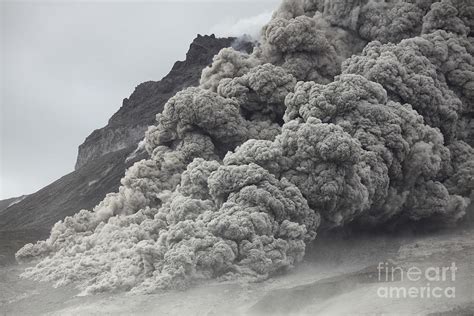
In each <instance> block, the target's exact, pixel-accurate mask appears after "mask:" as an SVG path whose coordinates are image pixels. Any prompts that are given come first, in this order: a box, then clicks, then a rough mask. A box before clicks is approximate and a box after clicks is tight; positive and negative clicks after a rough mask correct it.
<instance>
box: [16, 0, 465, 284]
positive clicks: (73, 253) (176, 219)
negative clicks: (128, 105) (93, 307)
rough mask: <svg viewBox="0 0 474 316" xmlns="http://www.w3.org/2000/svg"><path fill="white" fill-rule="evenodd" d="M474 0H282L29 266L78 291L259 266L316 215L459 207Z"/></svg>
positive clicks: (27, 255) (60, 226)
mask: <svg viewBox="0 0 474 316" xmlns="http://www.w3.org/2000/svg"><path fill="white" fill-rule="evenodd" d="M472 12H474V4H473V3H472V2H471V1H468V0H465V1H463V0H452V1H449V0H442V1H389V2H384V1H364V0H357V1H355V0H354V1H320V0H319V1H318V0H316V1H309V0H305V1H284V2H283V3H282V5H281V6H280V7H279V8H278V9H277V10H276V11H275V12H274V14H273V18H272V19H271V21H270V22H269V23H268V24H267V25H266V26H264V27H263V29H262V33H261V39H260V43H258V45H257V46H256V47H255V49H254V51H253V53H252V54H250V55H248V54H246V53H242V52H238V51H235V50H233V49H232V48H225V49H223V50H222V51H221V52H219V54H218V55H216V56H215V57H214V60H213V63H212V65H210V66H209V67H208V68H206V69H205V70H204V71H203V73H202V78H201V83H200V86H199V87H194V88H188V89H185V90H183V91H181V92H179V93H177V94H176V95H175V96H174V97H173V98H171V99H170V100H169V101H168V102H167V104H166V106H165V108H164V110H163V112H162V113H161V114H158V115H157V124H156V125H155V126H151V127H150V128H149V129H148V131H147V132H146V135H145V140H144V144H145V148H146V149H147V151H148V153H149V158H148V159H146V160H142V161H139V162H137V163H136V164H135V165H134V166H132V167H131V168H130V169H129V170H127V172H126V174H125V177H124V178H123V179H122V181H121V183H122V186H121V187H120V189H119V191H118V192H116V193H110V194H108V195H107V196H106V197H105V199H104V200H103V201H102V202H101V203H100V204H99V205H97V206H96V207H95V208H94V209H93V210H92V211H87V210H82V211H80V212H79V213H77V214H76V215H74V216H72V217H67V218H65V219H64V220H63V221H60V222H58V223H56V224H55V226H54V227H53V229H52V231H51V236H50V237H49V238H48V239H47V240H45V241H39V242H37V243H36V244H28V245H26V246H24V247H23V248H22V249H20V250H19V251H18V253H17V259H18V260H27V259H40V261H39V263H38V264H37V265H36V266H34V267H32V268H29V269H27V270H26V272H25V273H24V274H23V276H24V277H28V278H32V279H36V280H47V281H54V282H56V285H58V286H59V285H64V284H68V283H71V282H73V283H75V284H77V285H78V287H79V288H81V289H82V290H83V291H84V293H96V292H102V291H117V290H125V291H133V292H136V293H149V292H152V291H156V290H158V289H170V288H183V287H186V286H188V285H189V284H191V283H192V282H196V281H197V280H206V279H211V278H218V279H221V280H225V279H235V278H243V279H252V280H260V279H265V278H267V277H269V276H271V275H272V274H275V273H277V272H281V271H285V270H287V269H289V268H291V267H293V266H294V265H295V264H297V263H298V262H299V261H301V260H302V259H303V257H304V254H305V247H306V245H307V244H308V243H310V242H311V241H312V240H314V238H316V233H317V231H318V229H320V230H328V229H332V228H334V227H341V226H344V225H355V226H359V227H364V228H368V229H370V228H371V227H377V226H378V227H380V225H384V224H387V223H398V224H399V225H403V223H406V221H415V222H416V221H419V220H422V219H430V220H434V221H438V222H440V223H449V224H453V223H456V222H457V221H458V220H460V219H462V218H463V216H464V215H465V211H466V207H467V206H468V205H469V203H470V200H469V196H470V195H471V194H472V190H473V188H474V151H473V148H472V144H473V135H472V128H471V126H472V125H473V124H474V122H473V121H472V117H473V112H474V108H473V101H474V58H473V52H474V47H473V43H474V40H473V33H472V32H473V31H474V30H472V27H474V26H473V25H474V24H473V21H474V19H473V15H472V14H471V13H472Z"/></svg>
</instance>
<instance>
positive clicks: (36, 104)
mask: <svg viewBox="0 0 474 316" xmlns="http://www.w3.org/2000/svg"><path fill="white" fill-rule="evenodd" d="M279 2H280V1H279V0H263V1H230V0H220V1H217V0H216V1H207V2H204V1H167V2H165V1H153V2H131V1H127V2H118V1H101V2H91V1H89V2H85V1H81V2H72V1H66V0H64V1H55V2H46V1H31V2H25V1H21V2H18V1H15V2H13V1H11V2H8V1H7V2H5V1H3V0H0V24H1V25H0V39H1V42H0V60H1V62H0V74H1V78H0V108H1V112H0V126H1V127H0V136H1V137H0V199H3V198H7V197H12V196H18V195H22V194H28V193H33V192H35V191H37V190H39V189H41V188H42V187H44V186H45V185H47V184H49V183H51V182H52V181H54V180H56V179H58V178H59V177H61V176H63V175H65V174H67V173H69V172H71V171H73V169H74V163H75V160H76V155H77V147H78V145H79V144H81V143H82V142H83V141H84V139H85V137H86V136H87V135H89V134H90V133H91V132H92V131H93V130H94V129H96V128H100V127H102V126H104V125H105V124H106V123H107V120H108V118H109V117H110V116H111V115H112V114H113V113H114V112H116V111H117V110H118V109H119V107H120V105H121V102H122V99H123V98H125V97H128V96H129V95H130V94H131V93H132V91H133V89H134V87H135V86H137V85H138V84H139V83H141V82H143V81H147V80H159V79H160V78H161V77H163V76H164V75H166V74H167V73H168V71H169V70H170V69H171V67H172V65H173V63H174V62H175V61H176V60H182V59H184V56H185V53H186V51H187V49H188V47H189V44H190V43H191V41H192V39H193V38H194V37H195V36H196V34H197V33H200V34H209V33H211V32H215V33H216V35H221V36H225V35H237V34H238V33H240V32H244V31H245V32H254V31H255V30H256V25H259V24H262V23H264V22H265V20H268V19H269V17H270V14H271V11H272V10H273V9H274V8H275V7H276V6H277V5H278V3H279Z"/></svg>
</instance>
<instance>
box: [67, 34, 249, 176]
mask: <svg viewBox="0 0 474 316" xmlns="http://www.w3.org/2000/svg"><path fill="white" fill-rule="evenodd" d="M234 40H235V38H216V37H215V36H214V35H210V36H207V35H205V36H201V35H198V36H197V37H196V38H195V39H194V40H193V42H192V43H191V46H190V47H189V51H188V52H187V54H186V60H184V61H177V62H176V63H175V64H174V66H173V68H172V69H171V71H170V73H169V74H168V75H166V76H165V77H164V78H163V79H161V80H160V81H147V82H144V83H142V84H140V85H138V86H137V87H136V88H135V91H134V92H133V93H132V94H131V95H130V97H128V98H126V99H124V100H123V103H122V107H121V108H120V109H119V110H118V111H117V112H116V113H115V114H114V115H112V117H111V118H110V119H109V122H108V124H107V126H105V127H103V128H100V129H96V130H95V131H93V132H92V133H91V134H90V135H89V136H88V137H87V138H86V140H85V141H84V143H83V144H81V145H80V146H79V153H78V156H77V161H76V166H75V169H76V170H77V169H79V168H81V167H82V166H84V165H85V164H86V163H88V162H90V161H92V160H94V159H97V158H99V157H101V156H103V155H105V154H107V153H110V152H114V151H117V150H121V149H124V148H126V147H128V146H131V145H135V144H137V143H138V142H139V141H140V140H141V139H142V138H143V136H144V132H145V130H146V129H147V127H148V126H149V125H151V124H153V122H154V120H155V116H156V114H157V113H159V112H161V111H162V110H163V106H164V104H165V103H166V101H167V100H168V99H169V98H170V97H172V96H173V95H174V94H175V93H176V92H178V91H180V90H182V89H183V88H185V87H189V86H195V85H197V84H198V83H199V78H200V76H201V70H202V69H203V68H204V67H206V66H207V65H209V64H210V63H211V61H212V57H213V56H214V55H215V54H216V53H217V52H219V50H221V49H222V48H223V47H228V46H231V45H232V43H233V42H234ZM244 48H247V49H249V46H247V47H244Z"/></svg>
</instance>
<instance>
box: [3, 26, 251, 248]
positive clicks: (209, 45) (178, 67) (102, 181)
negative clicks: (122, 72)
mask: <svg viewBox="0 0 474 316" xmlns="http://www.w3.org/2000/svg"><path fill="white" fill-rule="evenodd" d="M234 40H235V39H234V38H216V37H215V36H214V35H211V36H200V35H198V37H197V38H195V39H194V40H193V42H192V43H191V46H190V48H189V51H188V53H187V54H186V60H184V61H178V62H176V63H175V64H174V66H173V68H172V69H171V72H170V73H169V74H168V75H166V76H165V77H164V78H163V79H162V80H160V81H148V82H144V83H142V84H140V85H138V86H137V87H136V88H135V91H134V92H133V93H132V95H131V96H130V97H129V98H127V99H124V101H123V105H122V107H121V108H120V109H119V110H118V111H117V112H116V113H115V114H114V115H113V116H112V117H111V118H110V120H109V123H108V124H107V126H105V127H103V128H101V129H98V130H95V131H94V132H93V133H92V134H91V135H90V136H89V137H87V139H86V140H85V142H84V143H83V144H82V145H81V146H80V147H79V155H78V159H77V163H76V170H75V171H74V172H71V173H70V174H67V175H65V176H64V177H62V178H60V179H58V180H56V181H55V182H53V183H51V184H50V185H48V186H46V187H44V188H43V189H41V190H39V191H38V192H36V193H33V194H30V195H28V196H26V197H24V198H23V199H22V200H15V199H12V200H11V201H10V200H9V201H2V202H4V203H0V204H1V205H0V232H5V233H6V232H7V231H17V232H18V231H24V230H28V231H30V232H31V231H33V230H34V231H40V232H47V231H48V230H49V229H50V228H51V226H52V225H53V224H54V223H55V222H57V221H59V220H61V219H63V218H64V217H65V216H69V215H72V214H74V213H76V212H77V211H79V210H81V209H91V208H92V207H93V206H95V205H96V204H97V203H98V202H100V201H101V200H102V199H103V198H104V196H105V195H106V194H107V193H109V192H115V191H116V190H117V189H118V187H119V185H120V179H121V178H122V177H123V175H124V171H125V170H126V168H128V167H129V166H130V165H131V164H132V163H133V162H134V161H136V160H139V159H142V158H144V157H143V155H138V156H136V157H134V158H133V159H128V160H127V159H126V158H127V157H128V156H129V155H130V153H131V152H133V151H134V150H135V148H136V147H137V144H138V142H139V141H140V140H141V139H142V138H143V136H144V134H143V133H144V131H145V129H146V128H147V126H148V125H149V124H151V123H152V122H153V121H154V119H155V115H156V114H157V113H159V112H161V111H162V110H163V106H164V104H165V103H166V101H167V100H168V99H169V98H170V97H171V96H173V95H174V94H175V93H176V92H177V91H179V90H181V89H183V88H184V87H187V86H192V85H197V84H198V81H199V78H200V75H201V70H202V69H203V68H204V67H206V66H207V65H208V64H210V63H211V61H212V57H213V56H214V55H215V54H216V53H217V52H218V51H219V50H220V49H222V48H224V47H227V46H230V45H232V43H233V42H234ZM247 49H250V48H249V47H247ZM12 202H17V203H13V204H12ZM27 235H28V234H27ZM35 236H36V235H35ZM37 237H38V236H36V238H37ZM0 246H1V245H0ZM14 250H17V249H14Z"/></svg>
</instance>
